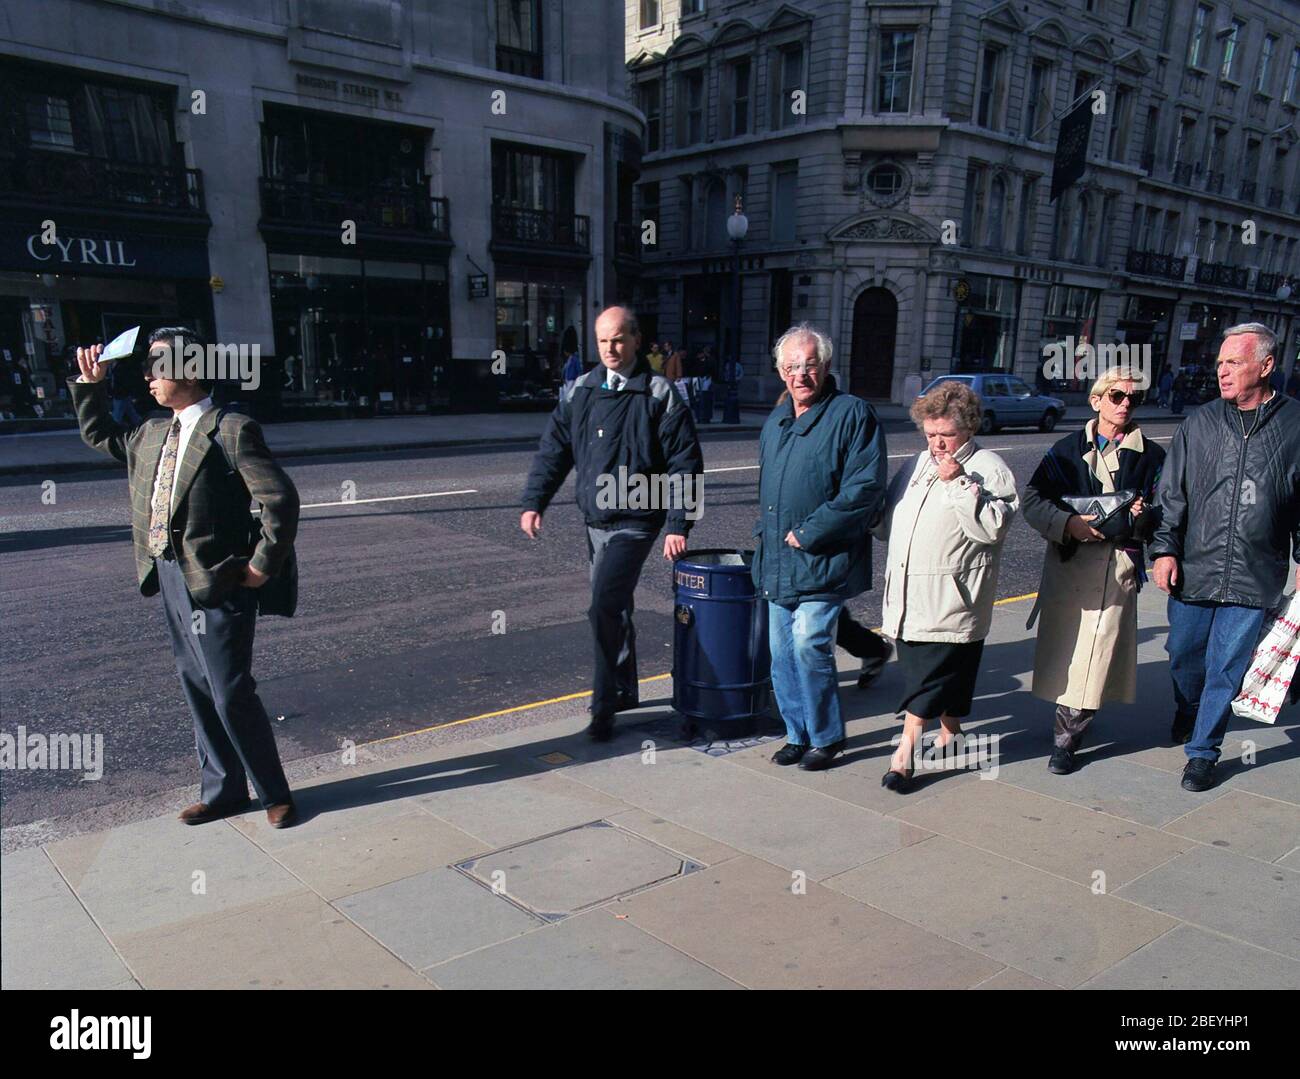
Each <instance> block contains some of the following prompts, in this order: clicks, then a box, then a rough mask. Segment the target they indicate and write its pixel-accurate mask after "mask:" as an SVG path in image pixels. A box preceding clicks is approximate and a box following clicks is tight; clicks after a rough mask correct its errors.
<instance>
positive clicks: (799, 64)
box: [768, 42, 807, 130]
mask: <svg viewBox="0 0 1300 1079" xmlns="http://www.w3.org/2000/svg"><path fill="white" fill-rule="evenodd" d="M768 63H769V67H768V71H769V78H770V79H771V82H772V125H771V126H772V129H773V130H781V129H783V128H787V127H794V126H796V125H797V124H799V123H800V122H801V121H802V119H803V114H799V113H796V112H794V111H793V105H794V93H795V91H796V90H804V91H805V101H804V104H805V110H806V106H807V93H806V91H807V88H806V87H805V86H804V47H803V44H802V43H801V42H794V43H791V44H788V45H782V46H781V47H780V48H778V49H775V50H773V52H772V54H771V58H770V59H769V61H768ZM773 73H774V74H775V77H772V75H773Z"/></svg>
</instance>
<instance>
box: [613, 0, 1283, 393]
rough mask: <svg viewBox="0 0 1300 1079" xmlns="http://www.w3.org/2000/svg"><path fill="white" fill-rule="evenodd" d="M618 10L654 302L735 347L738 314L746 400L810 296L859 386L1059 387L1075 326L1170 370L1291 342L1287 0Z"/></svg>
mask: <svg viewBox="0 0 1300 1079" xmlns="http://www.w3.org/2000/svg"><path fill="white" fill-rule="evenodd" d="M625 13H626V17H627V27H626V29H627V45H626V58H627V63H628V70H629V72H630V73H631V78H632V84H633V85H632V94H633V98H634V100H635V101H636V103H637V104H638V106H639V107H640V108H641V110H642V112H643V113H644V114H645V116H646V133H645V153H644V155H643V158H642V167H643V173H642V176H641V183H640V185H639V189H638V190H639V194H640V202H639V209H640V212H641V215H642V217H643V218H644V219H646V220H653V221H655V222H656V224H657V236H656V237H655V238H656V240H657V243H656V244H654V245H648V246H646V248H645V252H646V257H645V260H644V265H645V275H644V277H643V279H642V284H641V289H640V290H639V294H638V303H639V305H640V307H641V309H642V310H643V311H644V312H645V314H646V319H647V323H648V326H649V328H650V329H651V331H652V332H653V333H654V334H656V335H657V336H658V337H659V338H661V339H662V338H667V339H671V340H673V341H674V342H676V343H684V344H685V345H686V347H687V348H688V351H690V352H691V353H692V354H693V353H694V352H695V350H696V349H697V347H698V346H700V345H705V344H707V345H709V346H711V347H712V348H713V350H714V354H715V355H721V356H724V357H725V356H728V355H730V354H731V351H732V349H733V347H734V346H735V344H736V338H735V332H736V329H735V328H736V326H737V323H738V324H739V338H738V344H739V351H740V355H741V359H742V362H743V363H744V364H745V365H746V369H747V372H748V374H749V376H750V377H747V378H746V380H745V385H744V387H743V389H742V395H743V397H745V398H746V399H748V400H771V399H772V398H773V397H774V396H775V394H776V392H777V389H778V386H777V382H776V379H775V376H774V375H773V374H772V373H771V361H770V357H769V356H768V355H767V353H768V350H769V348H770V346H771V343H772V341H773V339H774V337H775V336H776V334H778V333H779V332H780V331H781V329H783V328H784V327H785V326H787V325H789V324H790V323H791V322H792V321H797V320H800V319H807V320H809V321H812V322H814V323H818V324H821V325H822V326H825V327H827V328H829V329H830V331H831V333H832V336H833V338H834V341H835V345H836V350H837V354H836V359H835V368H836V370H837V372H838V373H839V375H840V377H841V380H842V384H845V385H847V387H848V388H850V389H852V390H853V391H854V392H857V393H860V394H862V395H864V396H868V397H875V398H889V399H892V400H894V401H902V400H904V399H905V398H906V397H908V396H910V394H911V393H913V392H915V389H916V388H917V386H918V385H919V384H923V383H924V382H926V381H928V380H929V379H930V378H931V377H933V376H934V375H937V374H942V373H947V372H950V371H994V372H997V371H1005V372H1007V373H1008V374H1011V375H1014V376H1018V377H1019V378H1021V379H1023V380H1024V381H1025V382H1027V383H1029V384H1031V385H1033V384H1034V383H1036V382H1037V383H1038V384H1039V385H1044V384H1045V383H1044V378H1045V374H1044V370H1043V364H1044V355H1045V353H1044V349H1045V347H1046V346H1049V345H1051V344H1053V343H1061V344H1064V343H1066V342H1069V341H1071V340H1072V341H1073V342H1074V345H1075V348H1076V350H1077V352H1078V354H1079V355H1083V354H1084V353H1085V350H1082V349H1080V348H1079V346H1080V345H1081V344H1083V343H1085V342H1086V343H1090V344H1094V345H1097V344H1109V345H1114V344H1129V345H1144V344H1149V345H1150V346H1151V349H1150V352H1151V357H1152V363H1153V365H1154V367H1155V368H1156V370H1159V369H1160V368H1161V367H1163V366H1165V365H1168V366H1170V367H1173V368H1177V367H1179V366H1180V365H1183V364H1191V363H1201V364H1204V362H1205V361H1206V360H1207V359H1208V358H1209V357H1211V355H1212V353H1213V349H1214V346H1215V344H1216V342H1215V337H1216V335H1217V334H1218V332H1219V331H1220V330H1221V329H1222V328H1223V327H1224V326H1225V325H1226V324H1229V323H1231V322H1235V321H1245V320H1247V319H1253V320H1260V321H1265V322H1268V323H1269V324H1270V325H1272V326H1273V327H1274V328H1275V329H1276V330H1277V331H1278V332H1279V333H1280V334H1281V335H1282V337H1283V340H1284V342H1285V346H1284V350H1283V353H1284V361H1285V366H1286V368H1287V369H1288V370H1289V369H1290V368H1291V366H1292V365H1293V364H1294V363H1295V357H1296V353H1297V350H1300V303H1298V302H1297V301H1298V300H1300V252H1298V251H1297V243H1298V242H1300V150H1298V149H1296V148H1295V143H1296V141H1297V138H1298V137H1300V124H1298V123H1297V113H1298V112H1300V5H1297V4H1296V3H1294V2H1292V0H1265V2H1256V0H1217V2H1214V3H1210V2H1208V0H1207V2H1202V0H1017V2H1014V3H1012V2H1006V0H1003V2H996V3H995V2H989V0H982V2H981V0H955V2H952V3H946V2H945V3H939V2H934V0H913V2H908V0H853V2H851V3H845V2H836V0H799V2H797V3H793V2H792V3H787V2H781V0H746V2H725V0H627V3H626V5H625ZM1094 90H1095V91H1098V94H1094V93H1093V91H1094ZM1079 101H1083V102H1085V103H1086V104H1087V108H1088V111H1089V113H1090V114H1091V116H1092V122H1091V132H1090V138H1089V142H1088V147H1087V167H1086V170H1085V171H1084V173H1083V176H1082V178H1081V179H1080V180H1079V181H1078V182H1077V183H1075V184H1073V185H1072V186H1071V187H1069V188H1068V189H1067V190H1066V191H1065V192H1064V193H1063V194H1062V195H1061V196H1060V197H1059V198H1058V199H1057V200H1055V201H1053V200H1052V199H1051V198H1050V188H1051V183H1052V175H1053V157H1054V154H1055V151H1056V146H1057V134H1058V129H1059V126H1060V123H1059V121H1060V119H1061V118H1062V117H1063V116H1064V115H1065V114H1066V113H1067V111H1069V109H1070V107H1071V106H1072V105H1073V104H1075V103H1076V102H1079ZM737 195H740V196H741V197H742V198H743V212H744V214H745V215H746V217H747V219H748V222H749V229H748V233H747V235H746V237H745V239H744V240H743V242H741V244H740V245H739V251H738V252H737V247H736V245H735V243H734V242H732V241H731V240H730V239H729V238H728V232H727V218H728V217H729V216H730V215H731V214H732V212H733V210H734V205H735V197H736V196H737ZM1243 239H1246V240H1247V241H1250V240H1253V241H1254V242H1253V243H1252V242H1245V243H1243V242H1242V241H1243ZM737 254H738V255H739V263H740V268H739V279H740V286H739V291H740V302H739V310H740V316H739V319H737V318H736V316H735V314H734V310H735V308H736V306H737V305H736V304H735V303H734V302H733V300H732V288H733V273H734V272H735V268H736V263H735V260H736V257H737ZM1049 373H1050V372H1049ZM1076 373H1077V371H1076ZM1053 385H1054V386H1055V388H1057V389H1062V388H1066V389H1071V388H1073V389H1077V388H1078V385H1079V380H1077V379H1076V380H1074V381H1072V382H1069V383H1066V382H1057V383H1054V384H1053Z"/></svg>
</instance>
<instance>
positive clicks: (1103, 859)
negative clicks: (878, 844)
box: [897, 781, 1195, 891]
mask: <svg viewBox="0 0 1300 1079" xmlns="http://www.w3.org/2000/svg"><path fill="white" fill-rule="evenodd" d="M897 816H899V817H901V818H902V819H903V820H905V821H909V822H911V823H912V824H915V825H918V826H919V827H922V828H926V829H928V830H929V831H932V832H938V833H940V834H942V835H946V836H948V837H950V838H952V839H957V840H960V841H961V842H963V843H966V844H968V845H969V846H972V847H980V848H982V849H984V850H988V851H992V852H993V853H994V854H1000V855H1002V856H1003V857H1004V858H1010V859H1013V860H1015V861H1020V862H1024V863H1026V864H1027V865H1031V866H1034V867H1036V868H1038V869H1042V870H1045V871H1047V872H1048V873H1053V874H1055V875H1056V876H1058V877H1065V878H1067V879H1068V880H1072V881H1075V882H1076V883H1078V884H1085V885H1091V884H1092V882H1093V880H1094V874H1095V873H1096V872H1097V871H1099V870H1100V871H1102V872H1104V873H1105V876H1106V886H1107V888H1108V889H1110V890H1111V891H1113V890H1114V889H1116V888H1118V887H1119V886H1120V885H1121V884H1124V883H1127V882H1128V881H1130V880H1133V879H1134V878H1135V877H1138V876H1141V875H1142V874H1143V873H1145V872H1147V870H1149V869H1152V868H1154V867H1155V866H1157V865H1161V864H1163V863H1164V862H1167V861H1169V859H1170V858H1173V857H1174V856H1175V855H1178V854H1181V853H1182V852H1183V851H1184V850H1187V849H1188V848H1189V847H1192V846H1194V845H1195V842H1194V840H1191V839H1179V838H1177V837H1175V836H1171V835H1167V834H1165V833H1163V832H1158V831H1156V830H1155V829H1152V828H1145V827H1143V826H1141V825H1139V824H1133V823H1131V822H1129V821H1125V820H1122V819H1120V818H1118V817H1112V816H1109V815H1107V814H1104V813H1098V812H1096V811H1095V810H1091V809H1085V808H1083V807H1082V806H1078V805H1074V804H1073V803H1070V802H1063V801H1060V800H1058V799H1055V798H1048V797H1045V796H1044V795H1041V794H1035V793H1034V792H1032V791H1027V790H1023V789H1021V788H1019V787H1014V786H1012V785H1010V784H1007V783H999V782H996V781H994V782H975V783H965V784H962V785H960V786H956V787H953V788H952V789H951V790H948V791H945V792H943V793H942V794H940V795H938V796H937V797H935V798H931V799H930V800H929V801H928V802H925V803H922V804H920V805H918V806H916V807H915V808H911V807H909V808H905V809H901V810H899V811H898V812H897Z"/></svg>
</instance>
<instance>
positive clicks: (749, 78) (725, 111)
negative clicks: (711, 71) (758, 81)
mask: <svg viewBox="0 0 1300 1079" xmlns="http://www.w3.org/2000/svg"><path fill="white" fill-rule="evenodd" d="M752 86H753V65H752V64H751V63H750V59H749V57H748V56H744V57H741V58H739V59H737V60H732V61H731V62H729V63H728V64H726V65H725V67H724V68H723V84H722V109H721V112H722V117H723V122H724V124H725V125H726V126H725V131H724V134H723V137H724V138H735V137H736V136H738V135H748V134H749V133H750V132H751V131H752V130H753V110H752V108H751V97H752Z"/></svg>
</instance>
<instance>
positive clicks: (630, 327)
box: [601, 303, 641, 337]
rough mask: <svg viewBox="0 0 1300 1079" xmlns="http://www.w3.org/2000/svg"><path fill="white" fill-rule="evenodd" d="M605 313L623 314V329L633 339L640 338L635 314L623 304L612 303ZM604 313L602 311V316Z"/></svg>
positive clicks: (639, 325)
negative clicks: (619, 312)
mask: <svg viewBox="0 0 1300 1079" xmlns="http://www.w3.org/2000/svg"><path fill="white" fill-rule="evenodd" d="M605 311H622V312H623V329H624V330H625V331H627V332H628V333H630V334H631V335H632V336H633V337H640V336H641V324H640V323H639V322H638V321H637V318H636V312H635V311H633V310H632V308H630V307H628V305H627V304H625V303H612V304H610V305H609V306H608V307H607V308H605ZM605 311H602V312H601V314H602V315H603V314H604V313H605Z"/></svg>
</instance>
